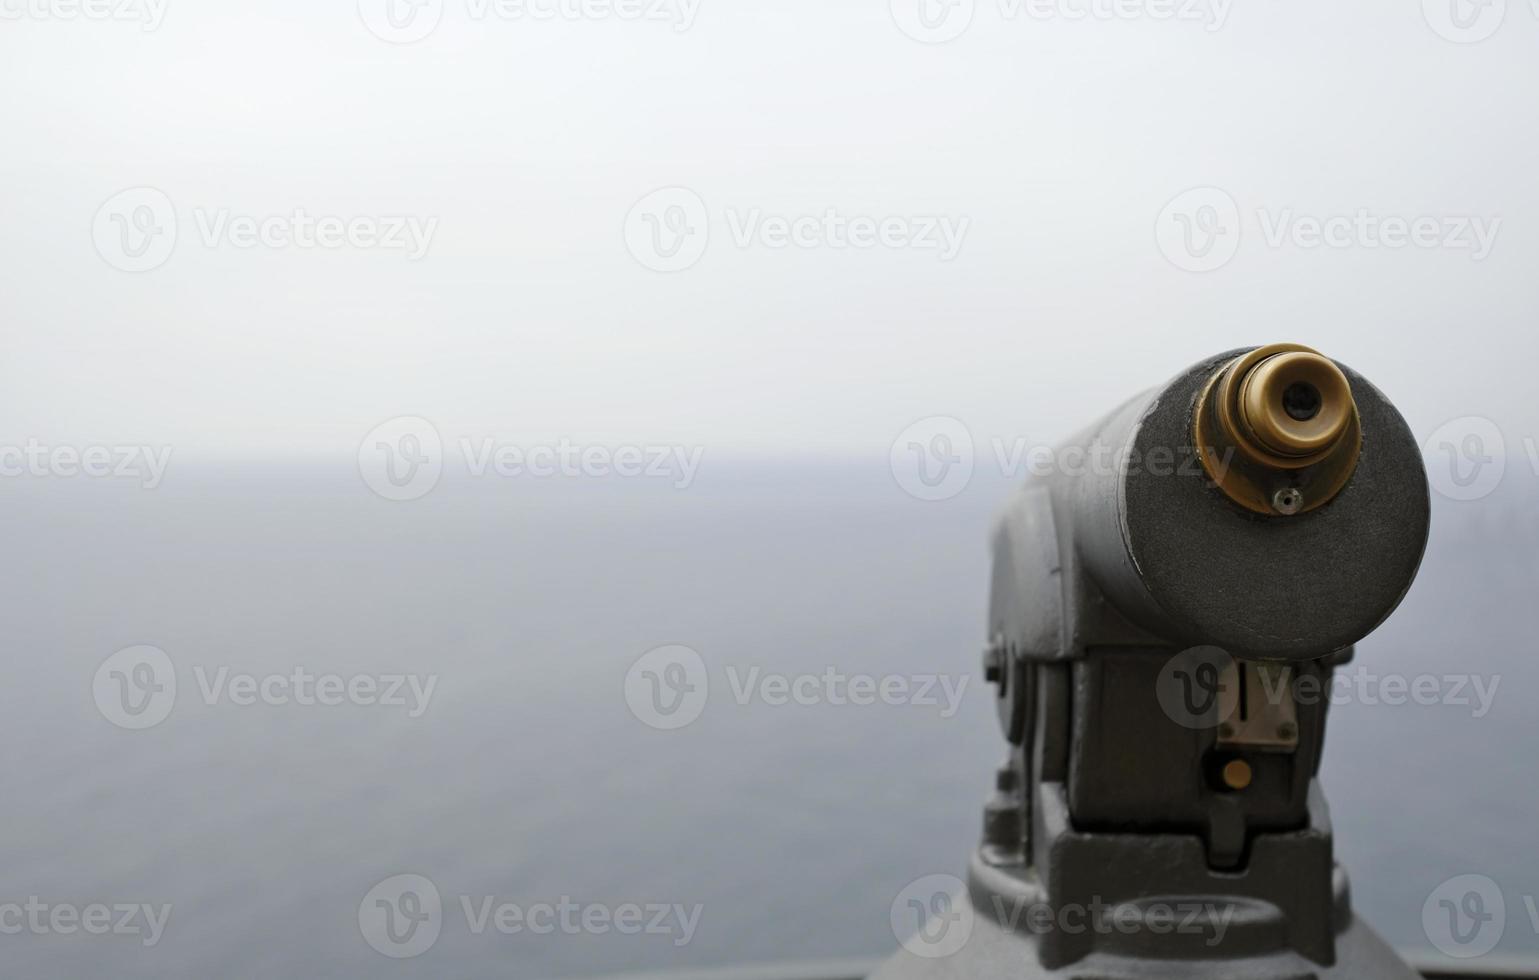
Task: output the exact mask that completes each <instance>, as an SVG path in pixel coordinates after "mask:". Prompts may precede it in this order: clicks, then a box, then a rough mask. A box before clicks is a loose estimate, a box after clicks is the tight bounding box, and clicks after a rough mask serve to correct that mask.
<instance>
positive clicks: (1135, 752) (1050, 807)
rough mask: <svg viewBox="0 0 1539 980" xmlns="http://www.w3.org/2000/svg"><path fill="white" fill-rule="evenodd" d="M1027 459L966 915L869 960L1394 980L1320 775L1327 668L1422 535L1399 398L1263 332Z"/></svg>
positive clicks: (955, 971)
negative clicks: (948, 933)
mask: <svg viewBox="0 0 1539 980" xmlns="http://www.w3.org/2000/svg"><path fill="white" fill-rule="evenodd" d="M1037 462H1038V463H1041V462H1042V461H1041V460H1039V461H1037ZM1033 469H1034V471H1036V475H1034V476H1033V477H1032V479H1031V480H1029V481H1028V482H1027V483H1026V485H1025V486H1023V487H1022V488H1021V489H1020V490H1019V491H1018V492H1017V493H1016V495H1015V496H1014V498H1013V500H1012V501H1011V502H1010V504H1009V505H1008V507H1007V508H1006V509H1005V511H1004V513H1003V515H1002V517H1001V518H1000V520H999V523H998V527H997V529H996V531H995V536H994V542H993V550H994V573H993V586H992V594H991V600H990V610H989V622H988V627H989V635H990V637H991V641H990V643H989V646H988V649H987V651H986V653H985V657H984V664H985V670H986V671H987V673H988V676H989V678H990V680H991V681H993V682H994V683H995V684H997V685H998V705H999V717H1000V721H1001V723H1002V725H1003V727H1004V732H1005V736H1006V738H1007V739H1008V741H1009V743H1010V753H1009V758H1008V760H1007V761H1006V763H1005V765H1004V766H1003V767H1002V768H1001V769H1000V770H999V774H998V786H997V790H998V792H997V795H996V796H995V797H994V799H993V800H992V801H991V802H989V804H988V805H987V808H986V811H985V818H984V834H983V843H982V846H981V847H980V848H979V849H978V851H977V852H976V854H975V855H974V858H973V861H972V866H971V869H970V875H969V879H970V880H969V882H968V888H967V891H968V895H967V896H966V897H965V898H959V899H958V900H957V901H958V905H957V909H956V910H952V916H951V917H952V918H954V919H958V920H963V919H965V921H960V922H954V923H952V925H954V926H956V927H958V928H961V927H965V928H966V929H967V930H968V932H967V935H966V937H965V941H962V942H956V941H955V940H956V937H955V936H954V935H953V936H952V937H950V938H949V939H947V938H945V937H941V936H940V933H939V932H938V931H937V930H936V929H935V928H933V927H932V928H930V929H929V931H922V933H921V936H920V937H918V938H916V940H915V941H913V942H910V943H908V944H906V946H905V950H904V951H903V952H900V953H899V954H898V956H897V957H895V958H894V959H892V960H890V961H889V962H888V963H887V964H886V965H884V966H883V967H882V968H881V969H880V970H878V971H877V973H876V974H875V975H874V978H873V980H917V978H942V977H943V978H946V980H973V978H984V977H1000V978H1006V977H1008V978H1016V980H1031V978H1036V977H1044V978H1045V977H1062V978H1071V977H1072V978H1079V980H1122V978H1134V977H1170V978H1181V980H1190V978H1214V980H1220V978H1221V980H1235V978H1245V980H1312V978H1321V980H1329V978H1352V980H1379V978H1395V980H1411V978H1413V977H1414V976H1415V974H1414V973H1413V972H1412V971H1411V969H1410V968H1409V967H1408V966H1406V965H1405V964H1404V963H1403V962H1401V961H1400V960H1399V959H1398V958H1397V957H1396V956H1395V954H1394V953H1393V951H1391V950H1390V949H1389V947H1388V946H1386V945H1385V944H1384V942H1383V941H1382V940H1380V939H1379V938H1378V937H1377V936H1376V935H1375V934H1374V933H1373V932H1372V931H1371V930H1370V929H1369V928H1368V927H1367V926H1366V925H1364V924H1363V923H1362V922H1361V921H1359V920H1358V919H1356V918H1355V916H1354V915H1353V912H1352V907H1351V899H1350V893H1349V890H1348V885H1347V878H1346V875H1345V873H1344V872H1343V871H1342V869H1341V868H1339V867H1337V866H1336V863H1335V860H1334V857H1333V853H1332V842H1331V824H1330V816H1329V812H1328V810H1327V808H1326V804H1325V800H1324V798H1323V796H1322V795H1321V792H1320V787H1319V784H1318V781H1317V774H1318V772H1319V767H1320V757H1321V750H1322V748H1323V743H1324V739H1325V727H1326V725H1325V721H1326V718H1325V714H1326V703H1327V700H1328V699H1327V698H1326V697H1324V696H1323V692H1327V691H1329V689H1330V687H1329V683H1330V678H1331V673H1332V671H1333V670H1334V669H1335V668H1336V667H1337V666H1338V665H1341V664H1343V663H1345V662H1347V660H1349V659H1350V657H1351V655H1352V645H1353V644H1354V643H1356V642H1357V641H1358V640H1360V639H1361V638H1362V637H1364V636H1366V635H1367V634H1368V633H1369V632H1370V631H1371V630H1373V629H1374V628H1375V627H1376V626H1377V625H1378V624H1379V623H1380V622H1382V621H1383V620H1384V618H1385V617H1386V616H1388V615H1389V614H1390V612H1391V611H1392V610H1393V609H1394V608H1395V607H1396V605H1398V604H1399V602H1400V600H1401V598H1402V597H1404V595H1405V593H1406V590H1407V589H1408V588H1409V587H1410V584H1411V580H1412V579H1413V578H1414V577H1415V574H1416V570H1417V567H1418V565H1419V564H1420V562H1421V558H1422V553H1423V550H1424V548H1425V545H1426V540H1427V527H1428V520H1429V500H1428V492H1427V479H1426V474H1425V471H1424V470H1423V467H1422V459H1421V452H1420V449H1419V447H1418V445H1417V443H1416V440H1415V438H1414V437H1413V436H1412V434H1411V432H1410V429H1409V428H1408V427H1407V425H1406V423H1405V420H1404V419H1402V418H1401V416H1400V414H1399V413H1398V412H1397V411H1396V410H1395V408H1394V406H1393V405H1391V404H1390V402H1389V400H1388V399H1386V398H1385V397H1384V395H1383V394H1381V393H1380V392H1379V391H1378V389H1376V388H1374V387H1373V386H1372V385H1371V384H1369V383H1368V382H1367V381H1366V380H1364V379H1363V378H1362V377H1361V376H1360V375H1358V374H1357V373H1356V372H1354V371H1352V370H1351V369H1350V368H1347V367H1345V366H1343V365H1340V364H1337V363H1335V362H1333V361H1331V360H1330V359H1328V358H1326V357H1324V356H1322V355H1320V354H1319V353H1317V352H1315V351H1313V350H1311V349H1309V348H1307V347H1301V346H1298V345H1293V344H1276V345H1272V346H1268V347H1261V348H1257V349H1255V350H1241V351H1235V352H1231V353H1228V354H1223V355H1221V356H1218V357H1214V358H1211V359H1209V360H1206V361H1203V362H1202V363H1200V364H1198V365H1196V366H1194V367H1192V368H1189V369H1188V370H1186V371H1183V372H1182V373H1181V374H1179V375H1177V376H1176V377H1175V379H1174V380H1172V381H1170V382H1169V383H1168V384H1166V385H1163V386H1162V387H1160V388H1157V389H1155V390H1153V391H1151V392H1147V393H1145V394H1143V395H1140V396H1138V397H1137V398H1134V399H1133V400H1132V401H1130V402H1128V403H1126V404H1125V405H1123V406H1122V407H1121V408H1118V409H1117V410H1116V411H1114V412H1112V413H1111V414H1110V415H1108V416H1106V417H1105V418H1104V419H1102V420H1101V421H1099V422H1097V423H1096V424H1095V425H1093V426H1091V427H1090V428H1089V429H1088V430H1087V431H1085V432H1084V433H1082V434H1081V435H1080V436H1079V437H1077V438H1075V439H1072V440H1070V441H1069V443H1067V444H1066V445H1065V446H1063V447H1060V448H1059V449H1058V450H1057V451H1056V452H1055V453H1054V454H1053V457H1052V459H1051V461H1050V465H1046V466H1034V467H1033ZM958 910H959V911H960V912H961V913H964V914H956V913H957V911H958ZM941 924H942V925H945V924H946V923H944V922H943V923H941ZM937 937H940V938H937ZM929 942H933V943H934V944H935V945H934V946H933V948H930V949H927V948H925V944H926V943H929Z"/></svg>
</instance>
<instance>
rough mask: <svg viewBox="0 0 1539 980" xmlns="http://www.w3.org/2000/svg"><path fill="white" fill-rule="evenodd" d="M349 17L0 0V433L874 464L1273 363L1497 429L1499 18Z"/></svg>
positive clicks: (1512, 276) (1527, 38)
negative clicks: (416, 432) (940, 437)
mask: <svg viewBox="0 0 1539 980" xmlns="http://www.w3.org/2000/svg"><path fill="white" fill-rule="evenodd" d="M130 2H132V0H130ZM384 2H385V0H379V4H378V5H376V4H375V3H374V0H364V2H363V4H362V6H360V5H359V4H358V3H356V2H353V0H349V2H343V0H336V2H327V3H316V2H314V0H266V2H262V3H249V2H247V3H235V2H230V0H198V2H188V0H172V2H171V3H170V4H169V6H168V7H166V8H164V9H160V8H159V7H158V5H157V4H155V3H151V2H150V0H139V2H138V3H137V4H135V5H134V7H133V9H135V10H138V11H139V12H140V13H142V14H143V19H142V21H141V22H139V23H130V22H118V21H112V20H93V19H66V18H65V17H64V16H63V15H64V14H65V13H67V12H68V10H69V9H71V8H69V7H68V5H67V4H66V3H65V2H64V0H0V12H5V13H6V14H7V17H8V18H19V19H7V20H4V21H0V78H3V80H4V82H5V89H6V92H7V93H8V94H7V96H6V98H5V99H4V101H3V104H0V122H3V130H0V131H3V133H4V150H3V152H0V177H3V181H4V186H5V188H6V190H5V192H4V195H3V201H4V215H5V228H6V231H7V233H6V234H5V235H3V236H0V262H3V268H4V269H5V273H4V280H3V287H0V329H3V331H4V357H3V358H0V441H3V442H6V443H16V442H18V441H25V440H27V439H39V440H42V441H44V442H53V443H71V444H76V445H86V444H95V443H107V444H110V443H113V442H120V441H129V442H135V443H139V442H143V443H154V444H172V445H175V446H177V447H178V448H182V447H186V449H187V450H188V451H206V450H224V451H229V452H235V453H248V452H249V453H257V452H270V451H274V450H279V451H290V450H292V451H305V452H309V451H317V450H333V449H346V450H351V449H352V448H353V447H356V445H357V443H358V440H359V438H360V437H361V436H362V435H363V433H365V432H366V431H368V430H369V429H370V428H372V427H373V426H375V425H377V424H378V423H380V422H381V421H383V420H385V419H389V418H392V417H395V416H400V415H408V414H410V415H420V416H424V417H426V418H429V419H431V420H432V421H433V422H434V423H435V424H436V425H437V426H438V428H439V429H440V430H441V431H442V432H443V433H444V435H445V436H446V437H448V438H452V437H454V436H457V435H460V434H465V435H482V434H487V435H495V436H497V437H499V438H508V439H530V440H550V439H554V438H560V437H565V438H570V439H573V440H577V441H586V442H605V443H642V444H647V443H659V442H678V441H684V442H690V443H701V444H706V445H710V446H713V447H721V448H723V449H742V450H746V451H765V452H780V451H793V450H803V449H806V450H815V451H819V452H860V453H867V452H874V453H885V452H886V449H887V447H888V445H889V444H890V443H891V442H892V440H893V438H894V436H895V435H896V434H897V433H898V432H899V431H900V430H902V429H903V428H904V427H905V426H907V425H908V424H909V423H911V422H913V421H914V420H915V419H918V418H921V417H925V416H930V415H938V414H940V415H952V416H956V417H958V418H961V419H963V420H965V421H966V423H967V424H968V425H969V426H970V427H972V429H973V430H974V431H975V432H976V433H977V434H978V435H979V436H980V437H987V436H992V435H1006V436H1016V435H1024V436H1026V437H1028V438H1031V439H1053V438H1057V437H1059V436H1062V435H1064V434H1066V433H1067V432H1068V431H1069V430H1071V429H1073V428H1075V427H1077V426H1078V425H1080V424H1082V423H1083V422H1085V421H1087V420H1088V419H1089V418H1090V417H1091V416H1093V415H1095V414H1098V413H1099V412H1101V411H1103V410H1105V409H1108V408H1110V407H1111V406H1112V405H1113V404H1114V403H1115V402H1116V401H1118V400H1120V399H1121V398H1123V397H1125V396H1127V395H1129V394H1131V393H1133V392H1135V391H1137V390H1139V389H1141V388H1143V387H1147V386H1149V385H1151V384H1154V383H1157V382H1158V381H1160V380H1162V379H1163V378H1165V377H1167V376H1169V375H1171V374H1173V373H1174V372H1175V371H1177V370H1178V369H1180V368H1181V367H1183V366H1184V365H1186V364H1188V363H1190V362H1192V361H1194V360H1196V359H1198V358H1200V357H1203V356H1205V355H1207V354H1209V353H1211V352H1214V351H1218V350H1223V349H1227V348H1230V347H1234V346H1239V345H1242V344H1254V343H1266V342H1272V341H1279V340H1292V341H1300V342H1303V343H1308V344H1311V345H1314V346H1316V347H1318V348H1320V349H1321V350H1323V351H1324V352H1326V353H1327V354H1330V355H1332V356H1334V357H1337V358H1339V359H1341V360H1343V361H1345V362H1347V363H1349V364H1351V365H1353V366H1354V367H1356V368H1358V369H1359V370H1361V371H1363V372H1364V373H1366V374H1368V375H1369V376H1370V377H1371V378H1373V379H1374V380H1375V381H1376V382H1377V383H1378V384H1379V385H1380V386H1381V387H1382V388H1384V389H1385V390H1386V391H1387V392H1388V393H1389V394H1390V395H1391V397H1393V398H1394V399H1396V400H1397V401H1398V402H1399V403H1400V404H1401V405H1402V407H1403V409H1404V410H1405V412H1406V414H1407V416H1408V417H1409V418H1410V420H1411V422H1412V424H1413V426H1414V427H1415V428H1416V429H1417V431H1418V432H1419V433H1421V434H1423V435H1425V434H1426V433H1428V432H1430V431H1431V430H1433V429H1435V428H1436V427H1437V426H1438V425H1439V424H1441V423H1443V422H1444V421H1446V420H1448V419H1451V418H1454V417H1457V416H1464V415H1482V416H1487V417H1490V418H1492V419H1494V420H1496V421H1497V422H1498V424H1499V425H1500V426H1501V428H1502V430H1503V431H1504V432H1506V434H1507V435H1508V438H1509V440H1516V439H1520V438H1522V437H1523V436H1527V435H1531V434H1533V433H1535V432H1536V431H1539V399H1536V398H1535V384H1534V364H1535V355H1536V353H1539V339H1536V330H1535V327H1536V313H1539V276H1536V272H1539V207H1536V205H1539V181H1536V179H1535V177H1536V175H1539V140H1536V135H1535V132H1536V131H1535V125H1534V123H1535V119H1536V118H1539V115H1536V111H1535V109H1536V107H1535V102H1536V101H1539V84H1536V80H1539V79H1536V75H1539V61H1536V59H1535V56H1534V52H1535V51H1536V50H1539V17H1536V16H1535V11H1534V10H1533V9H1532V8H1531V7H1530V5H1529V4H1528V3H1527V2H1516V0H1514V2H1511V3H1510V4H1508V5H1507V7H1506V9H1505V12H1504V13H1505V19H1504V20H1502V21H1501V22H1500V23H1499V24H1495V25H1493V24H1491V23H1490V22H1488V21H1481V20H1480V19H1479V18H1480V17H1482V16H1490V15H1489V10H1488V11H1487V13H1486V14H1482V13H1481V11H1480V9H1478V8H1468V7H1465V6H1463V5H1464V0H1427V3H1426V4H1425V5H1423V4H1420V3H1418V2H1417V0H1399V2H1390V0H1355V2H1353V3H1350V4H1344V3H1341V2H1339V0H1287V2H1281V0H1246V2H1245V3H1242V4H1233V5H1232V6H1230V5H1225V6H1219V5H1218V4H1217V0H1178V2H1176V3H1175V5H1174V6H1173V7H1172V8H1171V9H1173V10H1174V11H1176V12H1178V13H1190V14H1192V15H1193V16H1194V17H1200V18H1201V19H1195V20H1188V19H1181V18H1179V17H1176V18H1165V17H1163V16H1161V14H1162V12H1164V10H1165V8H1164V7H1162V6H1161V0H1137V2H1135V0H1123V3H1122V6H1121V7H1120V8H1119V7H1113V6H1112V4H1111V0H1097V3H1098V7H1097V8H1096V9H1095V10H1093V11H1092V13H1091V14H1090V15H1089V16H1086V17H1079V16H1078V15H1079V14H1080V13H1081V12H1082V11H1084V10H1085V9H1086V8H1087V7H1088V6H1089V5H1090V4H1091V3H1092V0H1039V2H1036V3H1035V6H1032V5H1031V3H1030V2H1028V3H1026V4H1025V5H1023V6H1020V7H1017V6H1015V5H1013V4H1012V3H1011V2H1010V0H977V2H976V3H975V4H968V3H967V2H966V0H959V3H960V6H956V7H948V6H946V5H944V4H938V5H936V6H934V7H932V8H931V9H930V11H929V14H930V15H931V16H929V17H928V19H925V18H921V17H919V16H918V15H919V13H920V11H919V10H918V9H916V8H917V5H918V3H919V2H920V0H893V2H891V3H889V0H862V2H858V3H857V2H852V0H762V2H761V0H702V2H701V3H699V4H698V5H695V4H693V3H690V4H683V3H682V0H645V3H644V5H643V6H642V7H641V8H640V9H641V10H642V11H643V12H644V13H651V12H653V11H655V12H656V13H657V14H658V15H659V17H660V19H647V18H643V19H641V20H630V19H626V18H624V17H621V16H619V15H617V14H610V15H607V16H606V15H605V11H606V9H609V8H606V6H605V0H587V2H588V3H590V4H591V6H590V7H589V8H588V10H587V12H584V11H583V10H582V9H581V8H578V7H569V8H566V9H558V10H555V11H554V15H553V16H549V17H544V16H542V17H539V18H537V17H535V16H534V14H537V13H538V14H541V15H543V14H545V13H547V12H549V5H550V4H551V3H552V2H553V0H531V3H534V9H532V10H531V9H525V10H524V11H523V16H522V17H517V16H503V15H499V14H498V13H497V12H496V11H495V8H493V9H492V10H490V11H488V10H484V9H483V6H482V0H443V9H442V10H438V9H436V8H434V7H432V6H429V7H428V8H426V9H425V10H422V11H417V16H418V18H419V19H417V20H415V21H413V20H410V19H409V18H407V17H406V13H409V12H410V10H409V8H401V9H400V10H397V11H396V13H397V15H398V16H397V17H396V18H395V20H394V21H392V20H390V19H388V18H386V17H385V14H387V13H388V11H385V10H383V9H382V5H383V3H384ZM1444 4H1459V5H1461V6H1460V7H1459V8H1457V9H1456V8H1453V7H1451V6H1446V7H1445V6H1443V5H1444ZM611 6H612V5H611ZM1501 6H1502V5H1501V4H1498V5H1497V8H1494V9H1498V10H1500V9H1501ZM969 7H971V9H970V10H969ZM1119 9H1120V10H1122V12H1123V14H1124V16H1114V15H1115V13H1116V11H1117V10H1119ZM403 11H405V12H403ZM516 13H518V10H516V9H510V10H505V11H504V14H509V15H511V14H516ZM1451 14H1459V15H1460V17H1463V16H1464V15H1468V18H1472V19H1468V18H1467V19H1459V18H1456V17H1452V16H1451ZM382 18H383V19H382ZM421 18H427V19H426V20H424V19H421ZM948 18H949V19H948ZM969 18H970V19H969ZM435 23H436V27H434V24H435ZM392 25H394V26H392ZM147 28H148V29H147ZM428 28H433V29H432V30H431V32H428V33H426V35H425V36H424V37H422V38H421V39H420V40H417V41H416V42H415V43H409V44H400V43H393V42H395V41H401V40H406V39H408V37H409V35H411V34H412V33H416V32H425V31H427V29H428ZM392 33H393V35H394V36H391V35H392ZM381 34H383V35H386V37H384V38H382V37H381V36H380V35H381ZM952 34H955V35H956V36H955V37H952V38H951V39H950V40H945V41H943V43H930V42H936V41H941V40H942V38H943V37H946V36H950V35H952ZM1487 34H1489V36H1486V35H1487ZM915 35H917V37H916V36H915ZM135 188H148V189H150V190H149V191H140V192H138V193H137V195H129V196H126V197H125V196H122V192H124V191H127V190H130V189H135ZM662 188H676V189H677V190H675V191H672V192H669V194H665V195H663V196H660V197H659V196H656V195H654V194H653V192H655V191H657V190H659V189H662ZM1193 188H1200V189H1203V190H1201V191H1199V192H1198V194H1197V195H1196V196H1191V195H1187V196H1182V195H1183V193H1184V192H1187V191H1189V190H1191V189H1193ZM296 211H302V212H303V215H304V217H301V216H298V215H296ZM319 217H328V218H333V219H337V220H336V222H335V223H334V224H332V225H331V226H330V229H329V232H328V234H329V235H330V238H329V242H330V243H329V244H325V243H320V242H318V240H317V230H316V229H315V228H314V227H310V226H309V225H307V223H306V222H307V221H313V220H314V219H316V218H319ZM803 217H811V218H815V219H816V220H815V221H803V222H799V223H798V222H797V221H796V219H800V218H803ZM1343 217H1344V218H1346V219H1349V220H1348V221H1347V222H1341V221H1337V222H1334V223H1333V222H1331V221H1329V220H1328V219H1333V218H1334V219H1340V218H1343ZM270 218H277V219H281V220H278V221H270V222H267V224H266V225H259V224H258V223H259V222H260V221H264V220H265V219H270ZM168 219H169V221H168ZM245 219H256V220H253V221H247V220H245ZM168 223H169V225H170V226H171V227H172V228H174V231H175V238H174V247H170V246H169V244H168V243H169V242H170V238H169V237H168V236H167V234H166V231H167V224H168ZM1317 225H1318V227H1317ZM253 228H255V229H256V230H255V231H253ZM702 228H703V229H704V231H702ZM1312 229H1313V230H1312ZM1317 232H1318V234H1317ZM253 236H254V238H255V241H254V243H253ZM337 236H340V244H339V243H338V241H339V240H338V237H337ZM1204 236H1207V237H1204ZM263 237H265V238H266V239H267V242H266V243H264V242H263V241H262V239H263ZM1321 238H1329V239H1332V240H1333V241H1334V242H1336V243H1337V244H1321V243H1320V239H1321ZM1386 239H1387V240H1388V241H1390V242H1395V241H1400V242H1401V244H1400V245H1399V246H1398V247H1391V246H1390V245H1386V244H1385V241H1386ZM1408 239H1416V240H1415V241H1410V240H1408ZM788 241H789V244H788V243H787V242H788ZM136 265H137V266H151V267H149V268H147V269H145V270H144V271H125V270H131V269H132V268H134V267H135V266H136ZM659 269H665V270H670V271H658V270H659ZM1194 269H1205V270H1206V271H1194Z"/></svg>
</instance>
